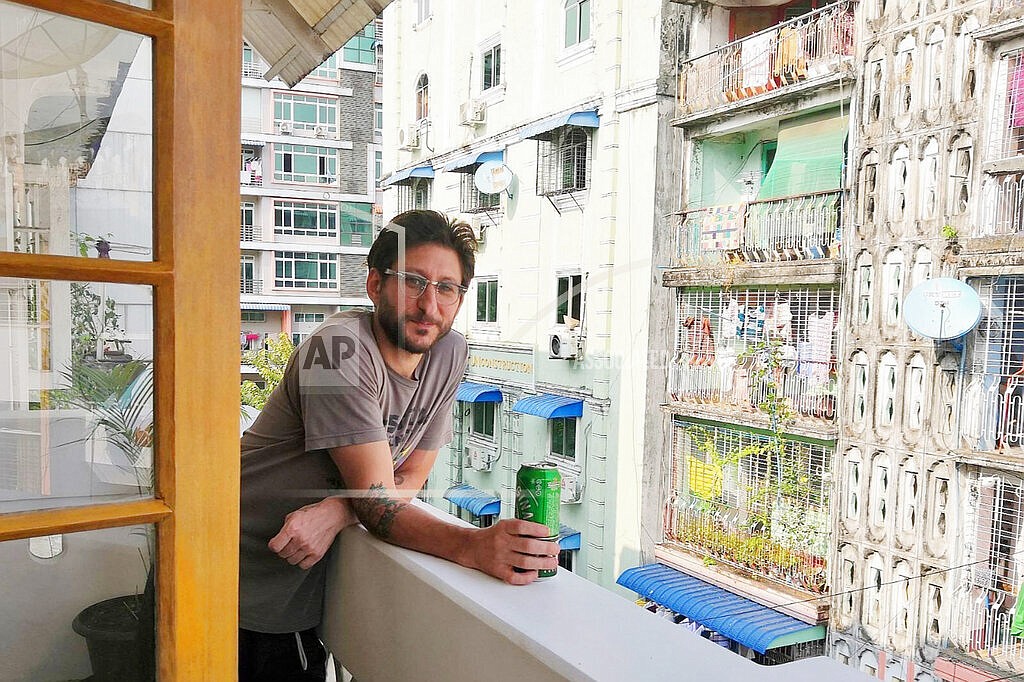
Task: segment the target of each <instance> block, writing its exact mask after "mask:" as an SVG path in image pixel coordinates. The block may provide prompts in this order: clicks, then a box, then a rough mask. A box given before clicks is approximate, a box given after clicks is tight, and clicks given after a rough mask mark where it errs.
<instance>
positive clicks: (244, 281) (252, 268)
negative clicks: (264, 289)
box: [239, 254, 261, 294]
mask: <svg viewBox="0 0 1024 682" xmlns="http://www.w3.org/2000/svg"><path fill="white" fill-rule="evenodd" d="M239 283H240V285H241V289H242V293H243V294H258V293H261V291H260V286H259V283H258V282H257V281H256V257H255V256H250V255H244V254H243V255H242V257H241V266H240V272H239Z"/></svg>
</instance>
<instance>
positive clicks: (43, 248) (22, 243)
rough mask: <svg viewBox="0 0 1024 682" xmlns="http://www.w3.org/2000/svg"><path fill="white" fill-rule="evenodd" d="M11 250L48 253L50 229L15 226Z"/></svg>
mask: <svg viewBox="0 0 1024 682" xmlns="http://www.w3.org/2000/svg"><path fill="white" fill-rule="evenodd" d="M13 250H14V251H17V252H18V253H49V251H50V231H49V230H46V229H42V228H28V229H17V228H15V230H14V249H13Z"/></svg>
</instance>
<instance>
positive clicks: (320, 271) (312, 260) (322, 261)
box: [274, 251, 338, 289]
mask: <svg viewBox="0 0 1024 682" xmlns="http://www.w3.org/2000/svg"><path fill="white" fill-rule="evenodd" d="M274 286H275V287H279V288H284V289H337V288H338V259H337V256H335V255H334V254H332V253H315V252H311V251H310V252H306V251H275V252H274Z"/></svg>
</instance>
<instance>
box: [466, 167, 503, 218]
mask: <svg viewBox="0 0 1024 682" xmlns="http://www.w3.org/2000/svg"><path fill="white" fill-rule="evenodd" d="M479 167H480V166H479V164H474V165H473V166H472V167H471V168H472V170H474V171H475V170H476V169H477V168H479ZM459 185H460V194H461V201H460V202H459V206H460V209H461V211H462V212H463V213H481V212H484V211H493V210H495V209H500V208H501V193H500V192H498V193H495V194H484V193H483V192H481V191H480V190H479V189H477V187H476V182H475V181H474V174H473V173H472V172H470V173H463V174H462V180H461V181H460V183H459Z"/></svg>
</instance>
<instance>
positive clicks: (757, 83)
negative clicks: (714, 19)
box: [740, 29, 776, 97]
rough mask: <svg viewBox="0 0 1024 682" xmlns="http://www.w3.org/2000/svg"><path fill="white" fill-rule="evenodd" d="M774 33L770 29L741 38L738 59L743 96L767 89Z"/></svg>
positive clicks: (759, 92) (757, 93)
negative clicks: (741, 71) (739, 61)
mask: <svg viewBox="0 0 1024 682" xmlns="http://www.w3.org/2000/svg"><path fill="white" fill-rule="evenodd" d="M775 35H776V32H775V30H774V29H772V30H768V31H762V32H761V33H757V34H755V35H752V36H750V37H748V38H746V39H744V40H743V43H742V47H741V48H740V60H741V65H742V67H741V68H742V69H743V89H742V94H743V96H744V97H753V96H754V95H760V94H761V93H763V92H765V91H766V90H767V89H768V81H769V77H770V76H771V68H770V64H771V58H772V46H773V45H774V43H775Z"/></svg>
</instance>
